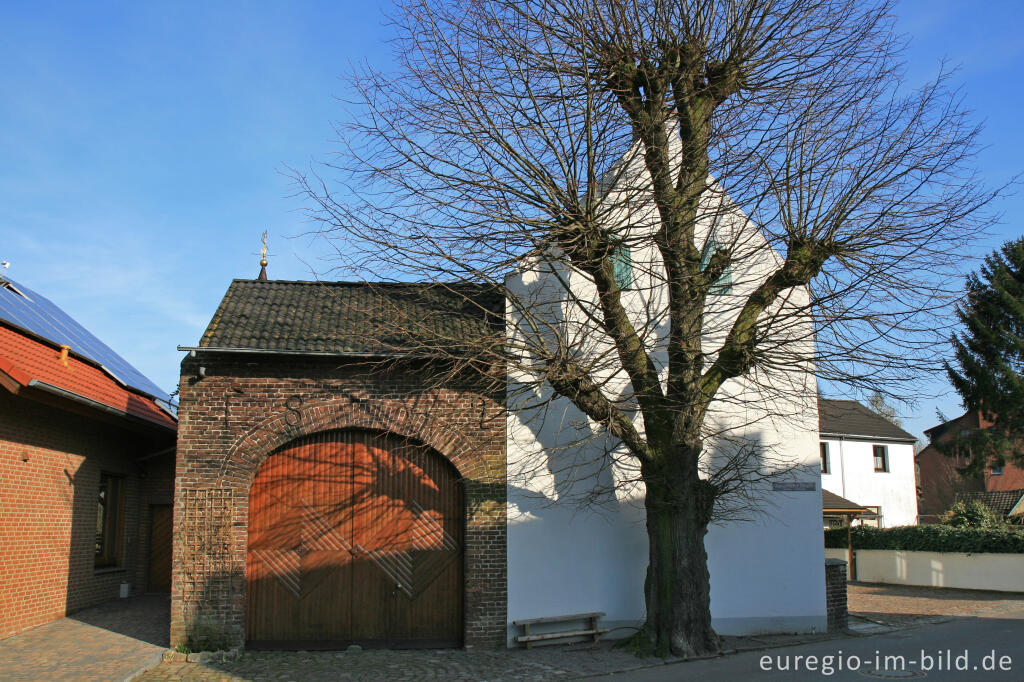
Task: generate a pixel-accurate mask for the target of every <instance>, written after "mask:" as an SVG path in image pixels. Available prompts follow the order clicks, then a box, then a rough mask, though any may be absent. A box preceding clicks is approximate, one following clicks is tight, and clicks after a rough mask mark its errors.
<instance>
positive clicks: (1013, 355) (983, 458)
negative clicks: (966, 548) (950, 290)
mask: <svg viewBox="0 0 1024 682" xmlns="http://www.w3.org/2000/svg"><path fill="white" fill-rule="evenodd" d="M957 315H958V317H959V318H960V321H961V322H962V323H963V325H964V328H965V329H964V331H963V332H962V333H960V334H953V336H952V342H953V348H954V350H955V352H956V364H957V368H956V369H954V368H953V367H952V366H951V365H950V363H948V362H947V363H945V364H946V372H947V373H948V374H949V379H950V381H951V382H952V384H953V387H954V388H955V389H956V391H957V393H959V394H960V397H961V400H962V402H963V405H964V407H965V408H966V409H968V410H971V411H980V412H981V413H982V414H983V415H984V417H985V418H986V419H987V420H989V421H992V422H994V425H993V426H992V427H990V428H986V429H979V430H977V431H973V432H970V433H962V434H958V435H957V436H956V437H955V438H954V439H952V440H951V441H950V443H949V446H948V447H947V448H946V450H947V454H960V455H964V456H965V457H967V461H968V464H967V466H966V467H965V468H964V473H967V474H979V473H981V472H983V471H984V470H985V469H986V468H987V467H1001V466H1002V465H1003V464H1005V463H1006V461H1011V462H1013V463H1015V464H1017V465H1020V466H1024V447H1022V446H1024V237H1022V238H1020V239H1017V240H1015V241H1010V242H1007V243H1006V244H1004V245H1003V246H1002V248H1001V249H998V250H996V251H993V252H992V254H991V255H989V256H987V257H986V258H985V262H984V264H983V265H982V267H981V269H980V270H979V272H977V273H972V274H971V275H969V276H968V278H967V300H966V302H965V303H964V304H963V306H961V307H960V308H959V310H958V311H957Z"/></svg>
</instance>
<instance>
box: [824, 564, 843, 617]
mask: <svg viewBox="0 0 1024 682" xmlns="http://www.w3.org/2000/svg"><path fill="white" fill-rule="evenodd" d="M825 610H826V612H827V613H828V631H829V632H838V631H842V630H845V629H846V628H847V611H846V562H845V561H843V560H842V559H825Z"/></svg>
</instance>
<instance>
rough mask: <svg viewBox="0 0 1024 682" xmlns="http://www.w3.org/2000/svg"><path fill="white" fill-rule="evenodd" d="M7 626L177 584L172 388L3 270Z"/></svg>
mask: <svg viewBox="0 0 1024 682" xmlns="http://www.w3.org/2000/svg"><path fill="white" fill-rule="evenodd" d="M0 386H2V388H0V486H2V490H3V492H2V494H0V547H2V553H0V638H2V637H7V636H9V635H12V634H15V633H17V632H20V631H22V630H25V629H27V628H31V627H34V626H36V625H41V624H43V623H46V622H48V621H51V620H54V619H56V618H60V617H62V616H64V615H65V614H67V613H71V612H73V611H75V610H78V609H81V608H84V607H87V606H91V605H93V604H96V603H99V602H102V601H105V600H107V599H111V598H114V597H117V596H118V594H119V593H120V592H121V591H122V587H121V586H122V584H125V583H127V584H128V586H129V587H128V588H127V589H128V590H130V591H131V592H135V593H138V592H142V591H147V590H154V591H160V590H164V591H166V590H169V589H170V561H169V557H170V541H171V537H170V513H171V507H170V504H171V502H172V500H171V496H172V494H173V479H174V456H173V452H174V441H175V430H176V421H175V417H174V415H173V411H172V409H171V407H170V404H169V402H168V401H169V400H170V399H169V397H168V396H167V395H166V394H165V393H164V392H163V391H161V390H160V389H159V388H157V387H156V386H154V385H153V384H152V382H150V381H149V380H148V379H146V378H145V377H144V376H142V375H141V374H140V373H139V372H138V371H137V370H135V368H133V367H132V366H131V365H129V364H128V363H127V362H126V361H125V360H124V359H122V358H121V357H120V356H118V355H117V354H116V353H114V352H113V351H112V350H110V349H109V348H108V347H107V346H105V345H104V344H103V343H101V342H100V341H99V340H98V339H96V337H95V336H93V335H92V334H90V333H89V332H88V331H87V330H85V329H84V328H83V327H82V326H81V325H80V324H78V323H77V322H76V321H75V320H74V319H72V318H71V317H70V316H68V315H67V314H66V313H64V311H62V310H61V309H60V308H58V307H57V306H55V305H54V304H53V303H51V302H50V301H49V300H47V299H46V298H44V297H43V296H41V295H39V294H38V293H36V292H34V291H31V290H30V289H28V288H26V287H24V286H22V285H20V284H17V283H15V282H13V281H11V280H8V279H2V278H0Z"/></svg>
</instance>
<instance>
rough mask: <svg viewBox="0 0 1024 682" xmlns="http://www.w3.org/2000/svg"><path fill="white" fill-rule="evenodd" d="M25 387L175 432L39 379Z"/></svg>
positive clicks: (165, 426)
mask: <svg viewBox="0 0 1024 682" xmlns="http://www.w3.org/2000/svg"><path fill="white" fill-rule="evenodd" d="M27 385H28V387H29V388H38V389H40V390H42V391H46V392H47V393H52V394H53V395H56V396H60V397H61V398H67V399H68V400H72V401H74V402H76V403H79V404H81V405H85V406H87V407H91V408H92V409H94V410H100V411H101V412H106V413H107V414H112V415H115V416H117V417H121V418H123V419H129V420H132V421H137V422H142V423H144V424H149V425H152V426H159V427H162V428H164V429H167V430H168V431H174V430H175V429H174V428H173V427H170V426H167V425H166V424H161V423H159V422H154V421H150V420H149V419H143V418H142V417H139V416H136V415H134V414H129V413H128V412H125V411H124V410H119V409H118V408H116V407H111V406H110V405H107V404H106V403H101V402H99V401H98V400H93V399H92V398H86V397H85V396H84V395H79V394H77V393H74V392H72V391H69V390H67V389H64V388H61V387H60V386H54V385H53V384H48V383H46V382H45V381H40V380H39V379H32V380H30V381H29V382H28V384H27Z"/></svg>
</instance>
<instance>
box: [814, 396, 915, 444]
mask: <svg viewBox="0 0 1024 682" xmlns="http://www.w3.org/2000/svg"><path fill="white" fill-rule="evenodd" d="M818 431H819V432H820V433H822V434H829V435H835V436H850V437H855V436H863V437H866V438H873V439H877V440H898V441H906V442H910V443H913V442H915V441H916V440H917V439H916V438H914V437H913V436H912V435H910V434H909V433H907V432H906V431H904V430H903V429H901V428H900V427H898V426H896V425H895V424H893V423H892V422H890V421H889V420H888V419H886V418H885V417H883V416H881V415H879V414H876V413H875V412H872V411H871V410H870V409H869V408H868V407H866V406H865V405H861V404H860V403H858V402H857V401H856V400H830V399H828V398H818Z"/></svg>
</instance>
